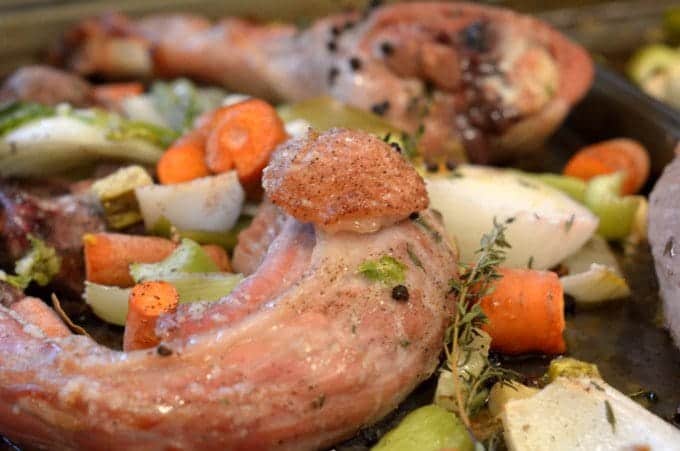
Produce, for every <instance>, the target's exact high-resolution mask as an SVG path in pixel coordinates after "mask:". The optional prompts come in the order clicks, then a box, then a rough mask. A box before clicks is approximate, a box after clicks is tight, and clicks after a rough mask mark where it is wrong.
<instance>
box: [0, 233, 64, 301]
mask: <svg viewBox="0 0 680 451" xmlns="http://www.w3.org/2000/svg"><path fill="white" fill-rule="evenodd" d="M28 239H29V241H30V243H31V249H30V250H29V251H28V253H26V255H24V256H23V257H21V258H20V259H19V260H17V262H16V263H15V265H14V272H15V273H16V275H9V274H5V273H4V272H3V273H1V274H0V280H5V281H6V282H8V283H10V284H12V285H14V286H15V287H17V288H19V289H20V290H24V289H26V287H27V286H28V284H30V283H31V282H32V281H33V282H35V283H37V284H38V285H40V286H45V285H47V284H48V283H50V281H51V280H52V278H53V277H54V276H56V275H57V274H58V273H59V269H60V268H61V258H60V257H59V255H57V252H56V251H55V250H54V248H53V247H50V246H48V245H46V244H45V242H44V241H43V240H41V239H39V238H36V237H34V236H33V235H29V236H28Z"/></svg>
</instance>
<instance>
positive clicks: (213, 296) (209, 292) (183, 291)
mask: <svg viewBox="0 0 680 451" xmlns="http://www.w3.org/2000/svg"><path fill="white" fill-rule="evenodd" d="M163 280H165V281H166V282H170V283H171V284H173V285H174V286H175V288H176V289H177V292H178V293H179V302H180V303H187V302H197V301H216V300H218V299H220V298H222V297H224V296H226V295H228V294H229V293H231V292H232V291H233V290H234V288H236V285H238V284H239V283H241V281H242V280H243V276H242V275H241V274H228V273H191V274H173V275H170V276H166V277H164V278H163Z"/></svg>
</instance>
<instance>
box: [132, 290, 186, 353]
mask: <svg viewBox="0 0 680 451" xmlns="http://www.w3.org/2000/svg"><path fill="white" fill-rule="evenodd" d="M178 304H179V294H178V293H177V290H176V289H175V287H174V286H173V285H172V284H170V283H168V282H162V281H151V282H143V283H139V284H137V285H135V286H134V288H132V291H131V292H130V298H129V299H128V314H127V318H126V319H125V334H124V335H123V349H124V350H125V351H132V350H135V349H145V348H150V347H152V346H156V345H157V344H158V343H159V341H160V340H159V338H158V336H157V335H156V331H155V329H156V321H157V320H158V318H159V317H160V316H161V315H163V314H165V313H171V312H174V311H175V310H176V309H177V305H178Z"/></svg>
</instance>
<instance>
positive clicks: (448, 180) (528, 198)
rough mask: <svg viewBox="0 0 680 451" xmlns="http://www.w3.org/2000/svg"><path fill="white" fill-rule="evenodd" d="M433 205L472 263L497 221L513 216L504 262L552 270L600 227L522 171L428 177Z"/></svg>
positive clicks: (475, 170)
mask: <svg viewBox="0 0 680 451" xmlns="http://www.w3.org/2000/svg"><path fill="white" fill-rule="evenodd" d="M426 183H427V191H428V194H429V196H430V204H431V207H432V208H434V209H435V210H439V211H440V212H441V213H442V215H443V217H444V225H445V227H446V230H447V231H448V232H449V233H450V234H451V235H453V237H454V238H455V240H456V242H457V244H458V248H459V250H460V256H461V260H462V261H463V262H466V263H470V262H472V261H473V260H474V253H475V251H476V250H477V249H478V248H479V242H480V239H481V237H482V235H483V234H485V233H488V232H489V231H490V230H491V229H492V227H493V219H494V218H496V219H497V220H499V221H504V220H507V219H509V218H512V219H513V221H512V223H511V224H509V225H508V228H507V234H506V236H507V240H508V242H509V243H510V245H511V246H512V248H511V249H509V250H508V252H507V260H506V261H505V263H504V265H505V266H508V267H515V268H523V267H527V266H531V267H532V268H535V269H547V268H551V267H553V266H554V265H556V264H557V263H559V262H560V261H562V260H563V259H564V258H566V257H567V256H569V255H571V254H573V253H574V252H576V251H577V250H578V249H579V248H580V247H581V246H583V244H584V243H585V242H586V241H588V239H589V238H590V237H591V236H592V235H593V233H594V232H595V230H596V229H597V225H598V219H597V217H596V216H595V215H594V214H592V213H591V212H590V210H588V209H587V208H586V207H584V206H583V205H581V204H579V203H578V202H576V201H574V200H573V199H571V198H570V197H569V196H567V195H566V194H564V193H562V192H560V191H558V190H557V189H555V188H552V187H550V186H547V185H545V184H543V183H541V182H538V181H536V180H533V179H528V178H526V177H523V176H521V175H520V174H518V173H516V172H513V171H508V170H501V169H493V168H487V167H482V166H471V165H464V166H460V167H459V168H458V169H457V170H456V171H455V172H454V173H453V175H452V176H448V177H444V176H439V177H431V178H427V179H426Z"/></svg>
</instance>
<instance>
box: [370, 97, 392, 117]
mask: <svg viewBox="0 0 680 451" xmlns="http://www.w3.org/2000/svg"><path fill="white" fill-rule="evenodd" d="M389 109H390V102H389V101H388V100H385V101H384V102H381V103H376V104H375V105H373V106H372V107H371V111H373V113H375V114H377V115H378V116H382V115H383V114H385V113H387V110H389Z"/></svg>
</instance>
